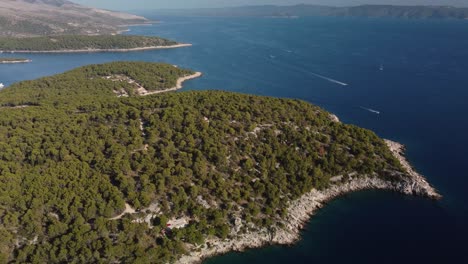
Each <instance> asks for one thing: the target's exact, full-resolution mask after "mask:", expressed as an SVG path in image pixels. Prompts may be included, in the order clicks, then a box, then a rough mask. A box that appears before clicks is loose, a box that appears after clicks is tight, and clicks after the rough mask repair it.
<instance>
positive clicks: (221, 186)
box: [0, 62, 440, 263]
mask: <svg viewBox="0 0 468 264" xmlns="http://www.w3.org/2000/svg"><path fill="white" fill-rule="evenodd" d="M190 76H192V77H193V78H194V76H199V74H198V75H196V73H195V72H194V71H191V70H185V69H180V68H177V67H174V66H172V65H168V64H151V63H143V62H115V63H110V64H103V65H90V66H85V67H81V68H78V69H75V70H72V71H69V72H66V73H63V74H59V75H55V76H51V77H45V78H41V79H38V80H34V81H24V82H20V83H16V84H13V85H11V86H9V87H7V88H5V89H4V90H2V91H0V181H1V184H0V236H1V237H2V239H1V240H0V263H5V262H9V261H11V262H17V263H76V262H88V263H89V262H91V263H168V262H179V263H194V262H197V261H200V260H201V259H203V258H205V257H208V256H211V255H214V254H219V253H223V252H227V251H229V250H240V249H243V248H245V247H258V246H262V245H265V244H269V243H282V244H284V243H292V242H294V241H295V240H297V239H298V238H299V230H300V228H301V226H302V224H303V223H304V222H305V221H307V219H308V218H309V216H310V214H312V213H313V212H314V211H315V210H316V209H317V208H318V207H320V206H322V205H323V203H324V202H326V201H327V200H329V199H332V198H334V197H336V196H338V195H341V194H344V193H347V192H351V191H356V190H361V189H370V188H377V189H387V190H394V191H398V192H402V193H406V194H415V195H422V196H426V197H430V198H435V199H437V198H440V196H439V195H438V194H437V192H436V191H435V190H434V189H433V188H432V187H431V186H430V185H429V184H428V183H427V182H426V181H425V180H424V178H423V177H422V176H420V175H418V174H417V173H416V172H414V171H413V170H412V169H411V167H410V166H409V164H408V163H407V162H406V161H405V160H404V158H403V157H402V156H401V151H402V146H401V145H398V144H397V143H393V142H389V141H387V142H385V141H384V140H383V139H381V138H379V137H378V136H377V135H376V134H374V133H373V132H371V131H369V130H366V129H362V128H359V127H356V126H353V125H346V124H343V123H340V122H338V121H337V120H336V118H333V116H331V115H330V113H328V112H326V111H324V110H322V109H320V108H319V107H316V106H313V105H311V104H309V103H306V102H304V101H300V100H292V99H279V98H272V97H262V96H252V95H245V94H238V93H230V92H222V91H188V92H177V93H171V92H164V91H169V90H170V89H171V88H173V87H177V86H178V85H180V84H181V82H182V80H186V79H187V78H188V77H190ZM140 88H144V89H145V90H146V91H161V93H158V94H152V95H149V96H141V95H142V94H140V92H139V91H141V90H139V89H140Z"/></svg>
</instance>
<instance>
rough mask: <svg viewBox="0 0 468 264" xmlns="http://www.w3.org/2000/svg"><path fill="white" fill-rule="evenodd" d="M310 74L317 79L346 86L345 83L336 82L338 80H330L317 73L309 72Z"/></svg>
mask: <svg viewBox="0 0 468 264" xmlns="http://www.w3.org/2000/svg"><path fill="white" fill-rule="evenodd" d="M310 74H312V75H314V76H316V77H319V78H321V79H324V80H327V81H329V82H332V83H336V84H339V85H343V86H348V84H347V83H344V82H340V81H338V80H335V79H332V78H328V77H326V76H323V75H320V74H317V73H313V72H311V73H310Z"/></svg>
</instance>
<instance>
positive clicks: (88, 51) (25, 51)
mask: <svg viewBox="0 0 468 264" xmlns="http://www.w3.org/2000/svg"><path fill="white" fill-rule="evenodd" d="M190 46H192V44H186V43H181V44H175V45H169V46H149V47H140V48H132V49H76V50H4V51H1V52H3V53H28V54H36V53H97V52H131V51H145V50H157V49H176V48H184V47H190Z"/></svg>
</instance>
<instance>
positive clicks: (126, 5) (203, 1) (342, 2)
mask: <svg viewBox="0 0 468 264" xmlns="http://www.w3.org/2000/svg"><path fill="white" fill-rule="evenodd" d="M71 1H73V2H75V3H78V4H84V5H87V6H93V7H99V8H106V9H112V10H138V9H140V10H141V9H167V8H205V7H226V6H243V5H265V4H274V5H292V4H300V3H304V4H321V5H336V6H351V5H361V4H392V5H452V6H460V7H468V0H71Z"/></svg>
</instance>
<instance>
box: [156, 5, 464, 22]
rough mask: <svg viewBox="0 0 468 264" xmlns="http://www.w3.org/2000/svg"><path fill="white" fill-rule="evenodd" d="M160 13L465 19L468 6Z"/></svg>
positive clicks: (178, 12) (167, 12) (269, 7)
mask: <svg viewBox="0 0 468 264" xmlns="http://www.w3.org/2000/svg"><path fill="white" fill-rule="evenodd" d="M154 12H155V13H156V14H159V15H195V16H248V17H277V18H281V17H282V18H296V17H308V16H332V17H368V18H406V19H468V8H456V7H451V6H396V5H360V6H350V7H335V6H320V5H307V4H301V5H292V6H274V5H263V6H242V7H229V8H200V9H179V10H175V9H174V10H169V9H168V10H155V11H154Z"/></svg>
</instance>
